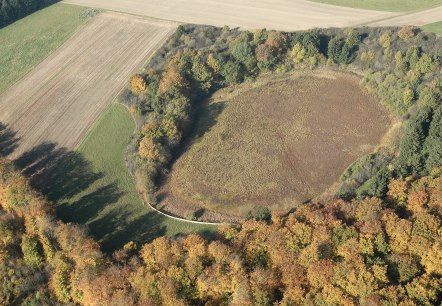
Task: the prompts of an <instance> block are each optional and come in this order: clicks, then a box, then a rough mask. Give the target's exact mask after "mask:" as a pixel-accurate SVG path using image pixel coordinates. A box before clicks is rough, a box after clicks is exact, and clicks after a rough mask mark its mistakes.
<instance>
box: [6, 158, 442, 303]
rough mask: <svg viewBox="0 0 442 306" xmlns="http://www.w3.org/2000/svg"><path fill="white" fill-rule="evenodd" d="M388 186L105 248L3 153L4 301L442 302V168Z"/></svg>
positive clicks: (393, 182) (400, 179)
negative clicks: (380, 194)
mask: <svg viewBox="0 0 442 306" xmlns="http://www.w3.org/2000/svg"><path fill="white" fill-rule="evenodd" d="M387 189H388V190H387V196H386V198H385V199H379V198H366V199H363V200H352V201H345V200H336V201H334V202H330V203H327V204H325V205H320V204H312V205H304V206H302V207H300V208H299V209H298V210H297V211H296V212H294V213H291V214H290V215H289V216H287V217H284V218H281V217H272V218H270V219H269V218H266V219H265V220H262V221H256V220H254V219H250V220H249V221H245V222H243V223H242V224H238V225H232V226H224V227H221V228H220V230H219V233H218V236H217V237H216V238H215V239H214V240H212V241H207V240H205V239H204V238H202V237H200V236H198V235H188V236H186V237H181V238H178V239H169V238H166V237H161V238H157V239H156V240H154V241H153V242H151V243H148V244H144V245H136V244H135V243H133V242H129V243H127V244H126V245H125V246H124V247H123V248H122V249H120V250H118V251H116V252H115V253H113V254H112V256H108V255H105V254H103V253H102V252H101V251H100V248H99V245H98V243H97V242H95V241H94V240H93V239H92V238H90V237H88V236H87V234H86V230H85V229H84V228H83V227H82V226H80V225H75V224H64V223H62V222H61V221H59V220H57V218H56V216H55V212H54V208H53V207H52V205H51V204H50V203H49V202H47V201H46V200H45V199H44V198H43V197H42V196H41V195H40V194H38V193H37V192H35V191H33V190H32V189H31V188H30V187H29V183H28V182H27V180H26V179H25V178H24V177H23V176H22V175H21V174H20V173H19V172H18V171H16V170H15V169H14V167H13V165H12V164H11V163H10V162H8V161H6V160H0V304H2V305H10V304H11V305H17V304H21V305H58V304H77V305H229V304H230V305H301V304H302V305H360V304H362V305H438V304H439V303H440V302H442V300H441V297H442V225H441V224H442V223H441V222H442V168H435V169H433V170H432V171H431V172H430V174H429V175H428V176H424V177H419V178H418V177H406V178H399V179H390V180H389V182H388V188H387Z"/></svg>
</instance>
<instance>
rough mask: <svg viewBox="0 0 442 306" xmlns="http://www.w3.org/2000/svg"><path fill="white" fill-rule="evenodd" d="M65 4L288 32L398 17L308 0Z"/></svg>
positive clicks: (73, 0)
mask: <svg viewBox="0 0 442 306" xmlns="http://www.w3.org/2000/svg"><path fill="white" fill-rule="evenodd" d="M63 2H64V3H69V4H77V5H81V6H90V7H98V8H103V9H108V10H113V11H120V12H125V13H131V14H137V15H143V16H150V17H155V18H161V19H166V20H174V21H180V22H184V23H195V24H210V25H215V26H221V27H222V26H224V25H228V26H230V27H241V28H243V29H261V28H268V29H274V30H285V31H293V30H305V29H311V28H316V27H321V28H322V27H324V28H326V27H350V26H355V25H358V24H361V23H369V22H373V21H375V20H379V19H385V18H391V17H393V16H396V15H397V14H396V13H390V12H380V11H369V10H361V9H355V8H349V7H339V6H332V5H328V4H323V3H315V2H311V1H306V0H277V1H275V0H242V1H237V0H223V1H220V0H210V1H206V0H188V1H181V0H167V1H145V0H130V1H125V0H107V1H102V0H64V1H63Z"/></svg>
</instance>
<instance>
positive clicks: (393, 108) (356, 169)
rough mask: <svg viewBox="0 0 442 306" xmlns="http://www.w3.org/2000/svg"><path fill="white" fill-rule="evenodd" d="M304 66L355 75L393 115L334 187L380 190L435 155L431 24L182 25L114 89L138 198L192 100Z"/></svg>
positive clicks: (157, 174)
mask: <svg viewBox="0 0 442 306" xmlns="http://www.w3.org/2000/svg"><path fill="white" fill-rule="evenodd" d="M309 69H332V70H333V69H334V70H339V71H348V72H352V73H356V74H358V75H360V76H361V77H362V81H361V87H362V88H363V89H364V90H366V91H367V92H369V93H370V94H372V95H374V96H376V97H377V98H378V99H379V100H380V101H381V103H382V105H384V106H385V108H386V109H387V110H388V111H389V112H390V113H391V116H392V117H395V118H396V119H397V120H398V121H400V122H401V127H400V128H399V129H398V130H397V131H395V135H394V137H393V136H392V137H390V138H391V139H390V140H389V142H388V144H386V145H383V146H381V147H380V148H378V149H377V150H376V151H375V152H373V153H371V154H369V155H368V156H363V157H362V158H360V159H358V160H357V161H356V162H354V164H353V165H351V166H350V167H349V168H348V169H347V170H346V171H345V173H344V174H343V175H342V177H341V183H340V187H339V190H338V192H337V194H336V195H337V196H339V197H341V198H345V199H352V198H355V197H357V198H364V197H367V196H377V197H383V196H385V195H386V192H387V185H388V181H389V179H390V178H398V177H407V176H409V175H427V174H428V173H429V172H430V171H431V169H433V168H434V167H438V166H441V165H442V143H441V142H440V141H439V139H440V137H441V135H442V121H441V119H442V117H441V112H442V105H441V98H442V92H441V88H442V82H441V73H442V71H441V70H442V40H441V39H440V38H438V37H437V36H436V35H435V34H431V33H425V32H423V31H421V30H420V29H417V28H414V27H411V26H405V27H403V28H368V27H367V28H359V29H323V30H311V31H303V32H293V33H285V32H278V31H268V30H265V29H264V30H257V31H255V32H250V31H239V30H238V29H233V30H231V29H229V28H228V27H224V28H223V29H221V28H216V27H211V26H192V25H186V26H180V27H179V28H178V30H177V31H176V33H175V34H174V36H173V37H172V38H171V39H169V41H168V43H167V44H166V45H165V46H163V48H162V49H160V50H159V51H158V52H157V54H156V55H155V56H154V58H153V59H152V60H151V61H150V63H149V64H148V65H147V66H146V67H145V72H144V73H141V74H136V75H134V76H133V77H132V78H131V80H130V84H129V87H128V89H126V90H125V91H124V92H123V93H122V95H121V97H120V100H122V101H123V102H124V103H125V104H126V105H127V106H128V107H130V109H131V111H132V113H133V114H134V116H135V118H136V120H137V122H138V131H137V133H136V134H135V135H134V137H133V139H132V142H131V144H130V146H129V150H128V151H129V152H128V160H129V162H128V163H129V168H130V170H131V172H132V173H133V174H134V175H135V177H136V180H137V188H138V189H139V190H140V192H141V193H142V194H143V195H144V197H145V200H146V201H147V202H149V203H151V204H154V205H155V203H157V199H156V191H157V190H158V185H159V184H160V182H161V179H162V177H164V175H165V174H167V173H168V172H169V170H170V165H171V162H173V160H175V158H176V155H177V154H179V153H178V152H179V151H180V150H179V148H180V144H181V143H182V140H183V138H184V139H185V137H186V135H188V133H189V131H190V130H191V129H192V122H193V119H194V117H195V111H196V109H197V108H198V105H200V101H202V100H204V99H205V98H207V97H208V96H210V95H211V94H212V93H213V92H214V91H216V90H217V89H219V88H223V87H227V86H231V85H234V84H238V83H242V82H253V81H254V80H255V79H256V78H257V76H259V75H260V74H269V73H273V74H278V73H285V72H290V71H302V70H309Z"/></svg>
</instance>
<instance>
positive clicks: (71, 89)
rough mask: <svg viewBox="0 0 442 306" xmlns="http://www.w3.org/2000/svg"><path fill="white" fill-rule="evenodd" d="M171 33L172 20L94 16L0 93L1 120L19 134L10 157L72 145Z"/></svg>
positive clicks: (81, 136) (70, 147) (82, 135)
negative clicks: (50, 145)
mask: <svg viewBox="0 0 442 306" xmlns="http://www.w3.org/2000/svg"><path fill="white" fill-rule="evenodd" d="M173 31H174V25H173V24H170V23H163V22H162V23H159V22H152V21H148V20H144V19H141V18H136V17H133V16H129V17H127V16H126V15H122V14H110V13H103V14H100V15H99V16H96V17H95V18H93V19H92V20H91V21H90V22H89V23H88V24H87V25H86V26H85V27H83V28H82V29H81V30H80V31H79V32H77V33H76V34H75V35H74V36H73V37H72V38H70V39H69V40H68V41H67V42H66V43H65V44H64V45H63V46H62V47H61V48H59V49H58V50H57V51H55V52H54V53H53V54H52V55H51V56H49V57H48V58H47V59H46V60H44V61H43V62H42V63H41V64H40V65H38V66H37V67H36V68H35V69H34V70H32V71H31V72H30V73H29V74H28V75H27V76H25V77H24V78H23V79H22V80H20V81H19V82H17V83H16V84H15V85H13V86H12V87H10V88H9V89H8V90H6V91H5V92H4V93H3V94H2V95H1V96H0V122H2V123H4V124H7V125H9V128H11V129H12V130H14V131H16V132H17V137H19V138H20V141H19V146H18V148H17V149H16V150H15V152H14V153H13V156H11V157H16V156H18V155H19V154H21V153H23V152H25V151H27V150H29V149H31V148H33V147H35V146H36V145H38V144H40V143H42V142H45V141H47V142H54V143H57V144H58V145H59V146H63V147H66V148H69V149H72V148H74V147H75V146H76V145H77V144H78V143H79V142H80V141H81V139H82V138H83V137H84V135H85V134H86V132H87V131H88V130H89V129H90V127H91V125H92V124H93V123H94V121H95V120H96V119H97V118H98V116H99V115H100V114H101V112H102V111H103V109H104V108H105V107H106V106H107V105H108V104H109V103H110V102H111V101H112V100H113V98H114V97H115V96H116V94H117V93H118V91H119V90H121V88H122V87H123V86H124V84H125V83H126V82H127V79H128V78H129V76H130V75H131V74H132V73H133V72H134V71H135V70H136V69H137V68H139V67H141V66H142V65H143V63H144V62H145V61H146V60H147V59H148V58H149V57H150V56H151V55H152V54H153V53H154V52H155V51H156V49H157V48H158V47H160V46H161V45H162V44H163V43H164V41H165V40H166V39H167V37H168V36H169V35H170V34H171V33H172V32H173Z"/></svg>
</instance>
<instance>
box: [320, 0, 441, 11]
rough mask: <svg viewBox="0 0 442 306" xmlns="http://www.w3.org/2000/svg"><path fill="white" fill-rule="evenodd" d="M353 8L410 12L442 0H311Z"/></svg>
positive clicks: (434, 4) (432, 5)
mask: <svg viewBox="0 0 442 306" xmlns="http://www.w3.org/2000/svg"><path fill="white" fill-rule="evenodd" d="M313 1H315V2H321V3H327V4H332V5H339V6H348V7H353V8H360V9H367V10H377V11H389V12H412V11H418V10H424V9H429V8H432V7H435V6H439V5H442V0H425V1H423V0H313Z"/></svg>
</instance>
